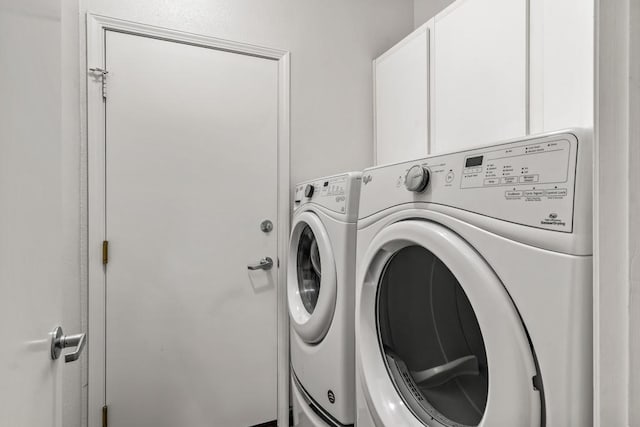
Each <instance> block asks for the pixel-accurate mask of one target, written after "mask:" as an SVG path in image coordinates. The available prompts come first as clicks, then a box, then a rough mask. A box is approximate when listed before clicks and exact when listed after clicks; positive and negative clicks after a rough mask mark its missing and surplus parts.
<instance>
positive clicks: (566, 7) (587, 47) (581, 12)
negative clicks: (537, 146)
mask: <svg viewBox="0 0 640 427" xmlns="http://www.w3.org/2000/svg"><path fill="white" fill-rule="evenodd" d="M530 7H531V13H530V16H531V17H530V28H531V30H530V31H531V38H530V40H531V49H530V52H531V53H530V58H531V59H530V61H531V74H530V76H531V77H530V78H531V86H530V87H531V133H540V132H547V131H554V130H558V129H564V128H570V127H582V128H592V127H593V120H594V89H593V87H594V58H595V56H594V55H595V53H594V2H593V0H531V6H530Z"/></svg>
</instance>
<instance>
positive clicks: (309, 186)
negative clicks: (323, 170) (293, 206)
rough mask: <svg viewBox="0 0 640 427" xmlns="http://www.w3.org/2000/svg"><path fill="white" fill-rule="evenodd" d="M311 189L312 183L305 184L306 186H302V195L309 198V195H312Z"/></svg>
mask: <svg viewBox="0 0 640 427" xmlns="http://www.w3.org/2000/svg"><path fill="white" fill-rule="evenodd" d="M313 190H314V188H313V185H311V184H307V186H306V187H305V188H304V197H307V198H310V197H311V196H313Z"/></svg>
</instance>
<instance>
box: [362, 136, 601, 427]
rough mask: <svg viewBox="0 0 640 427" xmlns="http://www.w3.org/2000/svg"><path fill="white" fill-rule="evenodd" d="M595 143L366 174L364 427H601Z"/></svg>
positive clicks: (563, 140)
mask: <svg viewBox="0 0 640 427" xmlns="http://www.w3.org/2000/svg"><path fill="white" fill-rule="evenodd" d="M591 151H592V144H591V137H590V134H589V133H588V132H581V131H579V130H570V131H562V132H555V133H550V134H545V135H538V136H532V137H527V138H522V139H519V140H512V141H507V142H503V143H499V144H494V145H489V146H483V147H481V148H475V149H472V150H468V151H460V152H454V153H447V154H442V155H434V156H432V157H428V158H425V159H421V160H416V161H411V162H406V163H401V164H394V165H389V166H382V167H376V168H371V169H367V170H365V171H364V172H363V178H362V182H363V186H362V190H361V199H360V208H359V212H360V214H359V219H358V236H357V238H358V248H357V263H358V273H357V280H356V336H357V344H356V364H357V370H356V388H357V425H358V426H359V427H369V426H387V427H395V426H403V427H405V426H406V427H413V426H429V427H454V426H455V427H461V426H483V427H516V426H517V427H534V426H535V427H541V426H546V427H570V426H576V427H583V426H589V425H592V415H591V413H592V231H591V230H592V207H591V203H592V195H591V194H592V163H591V162H592V160H591V159H592V156H591Z"/></svg>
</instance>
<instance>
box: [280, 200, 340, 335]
mask: <svg viewBox="0 0 640 427" xmlns="http://www.w3.org/2000/svg"><path fill="white" fill-rule="evenodd" d="M288 260H289V263H288V271H287V272H288V275H287V298H288V302H289V315H290V317H291V324H292V326H293V328H294V329H295V331H296V333H297V334H298V335H299V336H300V337H301V338H302V339H303V340H304V341H305V342H308V343H317V342H319V341H321V340H322V338H324V336H325V334H326V333H327V331H328V329H329V326H330V325H331V320H332V319H333V312H334V310H335V303H336V286H337V283H336V267H335V260H334V256H333V250H332V248H331V243H330V240H329V236H328V234H327V230H326V229H325V227H324V225H323V224H322V221H321V220H320V218H319V217H318V216H317V215H316V214H314V213H312V212H310V211H306V212H303V213H301V214H300V215H297V216H296V218H295V220H294V223H293V226H292V231H291V238H290V242H289V258H288Z"/></svg>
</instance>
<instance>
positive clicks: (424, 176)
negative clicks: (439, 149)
mask: <svg viewBox="0 0 640 427" xmlns="http://www.w3.org/2000/svg"><path fill="white" fill-rule="evenodd" d="M429 175H430V174H429V170H428V169H426V168H424V167H422V166H420V165H415V166H412V167H411V169H409V170H408V171H407V175H406V176H405V179H404V185H405V186H406V187H407V190H409V191H413V192H414V193H420V192H421V191H424V189H425V188H427V185H429Z"/></svg>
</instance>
